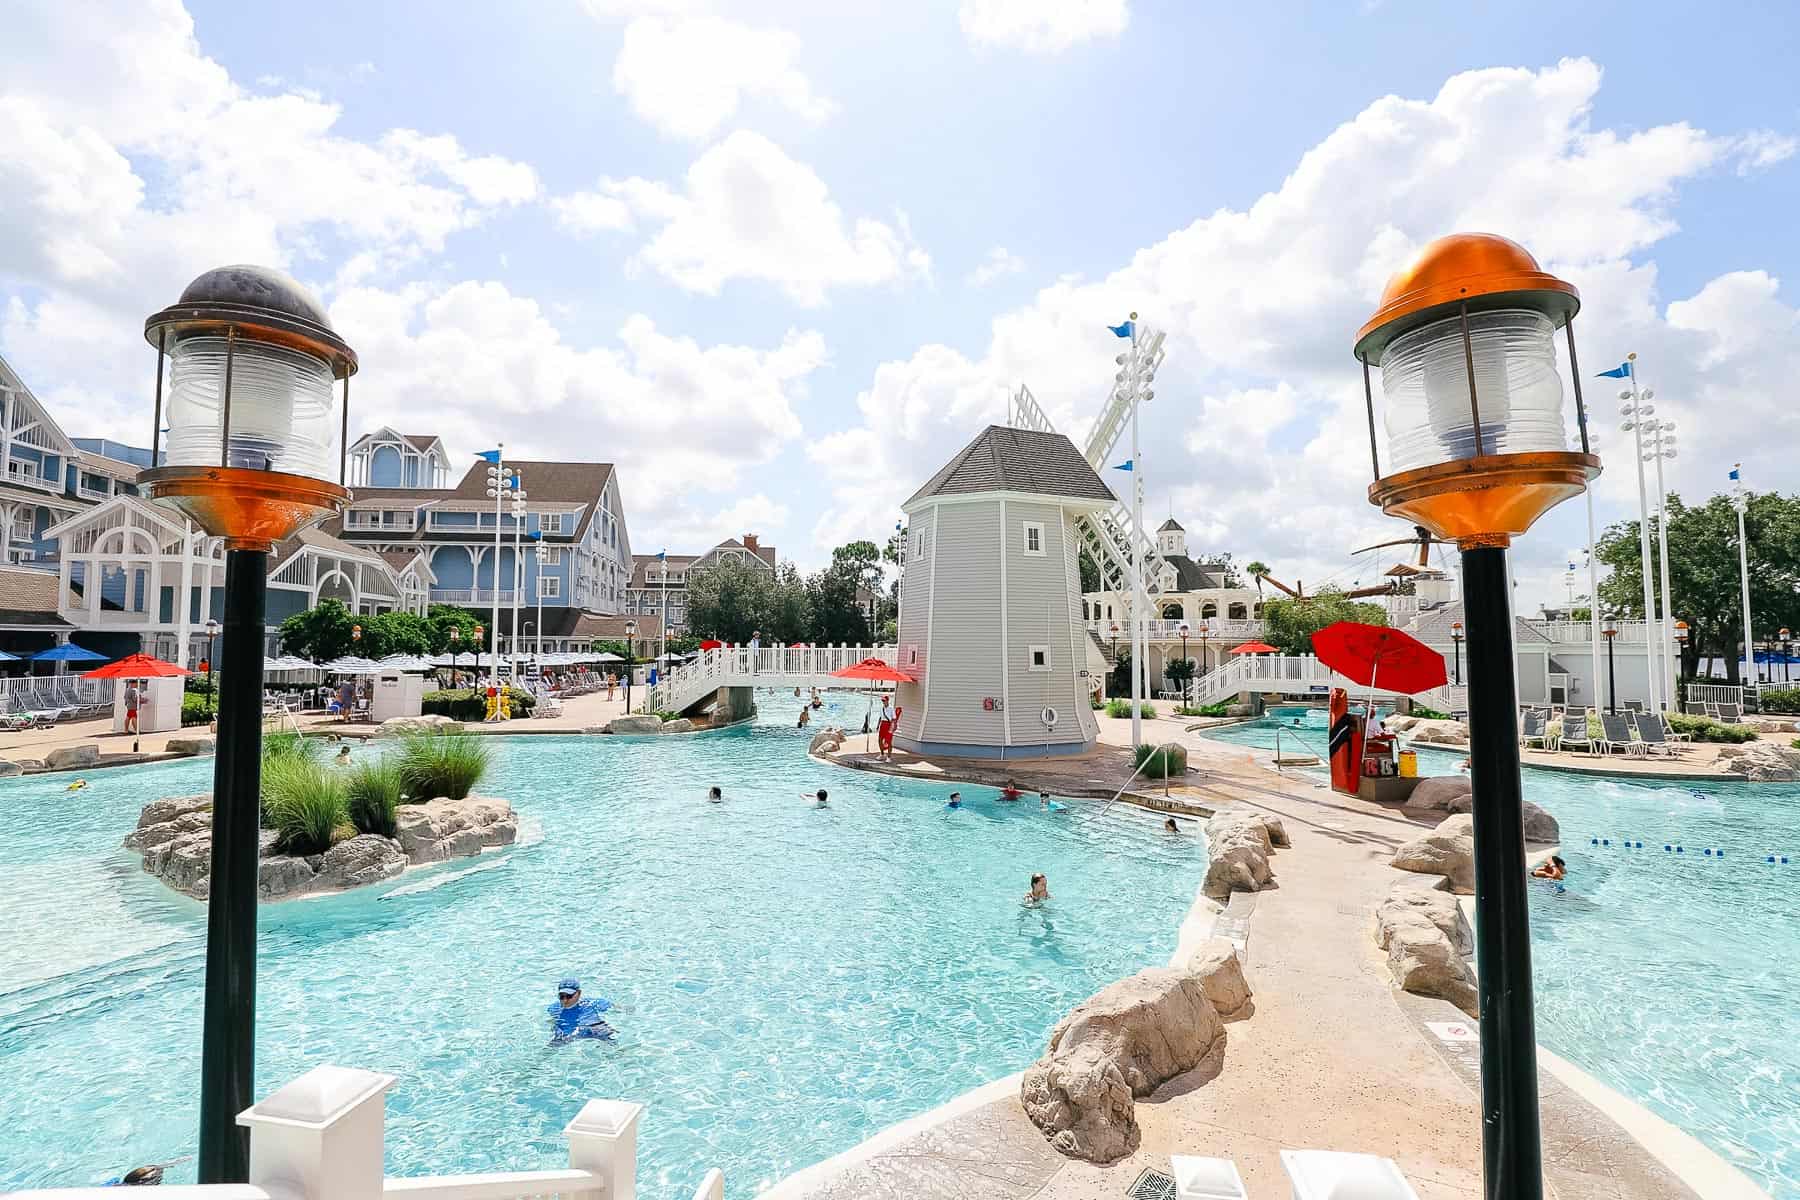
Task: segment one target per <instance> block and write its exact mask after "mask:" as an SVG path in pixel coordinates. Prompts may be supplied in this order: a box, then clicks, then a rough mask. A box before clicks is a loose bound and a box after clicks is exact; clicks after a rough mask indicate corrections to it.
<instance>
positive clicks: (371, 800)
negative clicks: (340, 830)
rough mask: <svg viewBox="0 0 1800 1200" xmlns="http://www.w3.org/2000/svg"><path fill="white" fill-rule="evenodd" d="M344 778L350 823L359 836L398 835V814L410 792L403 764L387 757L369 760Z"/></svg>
mask: <svg viewBox="0 0 1800 1200" xmlns="http://www.w3.org/2000/svg"><path fill="white" fill-rule="evenodd" d="M343 778H344V796H345V801H346V803H347V806H348V809H349V813H350V823H351V824H352V825H354V826H356V829H357V832H358V833H376V834H380V835H381V836H382V837H389V838H391V837H393V836H394V835H395V833H396V832H397V827H396V825H395V823H394V810H395V809H396V808H398V807H399V805H400V803H401V801H402V799H403V798H404V796H405V792H406V779H405V777H404V776H403V775H402V774H401V772H400V764H399V763H397V762H395V761H394V760H393V759H392V758H387V757H382V758H374V759H367V760H364V761H363V762H359V763H356V764H354V765H353V766H351V767H350V769H349V770H347V771H345V772H344V773H343Z"/></svg>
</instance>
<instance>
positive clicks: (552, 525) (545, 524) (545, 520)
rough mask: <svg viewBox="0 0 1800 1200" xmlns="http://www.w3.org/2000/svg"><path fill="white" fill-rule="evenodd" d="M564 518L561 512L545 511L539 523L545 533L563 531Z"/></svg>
mask: <svg viewBox="0 0 1800 1200" xmlns="http://www.w3.org/2000/svg"><path fill="white" fill-rule="evenodd" d="M562 519H563V515H562V514H561V513H544V514H543V515H542V516H540V517H539V518H538V525H539V527H540V528H542V529H543V531H544V532H545V533H561V532H562V527H563V526H562Z"/></svg>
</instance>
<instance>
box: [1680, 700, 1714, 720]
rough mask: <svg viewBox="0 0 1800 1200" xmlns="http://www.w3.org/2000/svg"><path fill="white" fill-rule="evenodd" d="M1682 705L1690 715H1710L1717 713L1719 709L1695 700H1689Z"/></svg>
mask: <svg viewBox="0 0 1800 1200" xmlns="http://www.w3.org/2000/svg"><path fill="white" fill-rule="evenodd" d="M1681 707H1682V709H1683V710H1684V711H1686V713H1687V715H1688V716H1690V717H1710V716H1713V715H1715V714H1716V713H1717V711H1718V709H1717V708H1716V707H1715V706H1714V705H1711V704H1701V703H1699V702H1698V701H1695V700H1689V701H1688V702H1687V703H1686V704H1684V705H1682V706H1681Z"/></svg>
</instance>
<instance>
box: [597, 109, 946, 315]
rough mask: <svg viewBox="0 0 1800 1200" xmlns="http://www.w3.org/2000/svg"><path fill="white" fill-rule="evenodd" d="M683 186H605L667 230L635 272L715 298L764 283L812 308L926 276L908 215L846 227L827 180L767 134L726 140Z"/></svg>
mask: <svg viewBox="0 0 1800 1200" xmlns="http://www.w3.org/2000/svg"><path fill="white" fill-rule="evenodd" d="M684 182H685V186H684V189H683V190H681V191H679V192H678V191H676V190H675V189H673V188H671V187H669V186H668V185H666V184H663V183H658V182H653V181H650V180H645V179H635V178H634V179H626V180H622V181H613V180H603V181H602V189H603V192H604V194H605V195H607V196H610V197H612V198H614V199H617V200H620V201H622V202H623V203H624V204H625V205H626V207H627V208H628V209H629V210H630V213H631V214H632V216H633V217H634V218H635V219H636V220H637V222H638V223H639V224H649V225H659V226H661V228H660V229H659V230H658V231H657V233H656V234H655V235H654V236H653V237H651V239H650V240H649V241H648V242H647V243H646V244H645V245H644V246H643V248H642V249H640V250H639V251H638V253H637V254H636V256H635V257H634V259H633V264H634V265H635V266H639V267H648V268H650V269H651V270H654V271H656V272H657V273H658V274H660V275H663V276H665V277H666V278H668V279H669V280H671V281H673V282H674V283H675V284H677V285H678V286H680V287H682V288H685V289H687V290H689V291H694V292H702V293H705V294H707V295H717V294H718V292H719V291H720V289H721V288H723V287H724V285H725V284H726V283H728V282H730V281H732V280H734V279H760V280H764V281H766V282H769V283H773V284H775V285H776V286H778V287H780V288H781V289H782V290H783V291H784V292H786V293H787V294H788V296H789V297H791V298H792V299H793V300H794V301H795V302H796V303H799V304H803V305H807V306H815V305H819V304H823V303H824V302H825V298H826V294H827V292H828V291H829V290H830V289H831V288H833V287H866V286H870V285H873V284H880V283H890V282H897V281H903V280H906V279H911V278H916V277H924V276H926V275H927V274H928V273H929V271H930V267H931V259H930V256H929V255H927V254H926V253H925V251H924V250H922V249H921V248H919V246H918V245H917V244H916V243H914V241H913V239H912V234H911V231H910V230H908V228H907V226H906V219H905V217H904V215H897V216H896V217H895V220H894V222H893V223H892V224H889V223H887V222H885V221H879V220H876V219H875V218H873V217H857V218H855V219H853V220H850V219H846V218H845V216H844V213H843V210H842V209H840V208H839V207H838V205H837V203H836V202H835V201H834V200H832V198H831V194H830V192H829V190H828V189H827V188H826V186H825V181H824V180H822V179H820V178H819V176H818V175H817V174H816V173H815V172H814V171H813V169H812V168H811V167H809V166H807V165H806V164H805V163H802V162H797V161H795V160H794V159H792V158H789V157H788V156H787V154H786V153H785V152H783V151H782V149H781V147H779V146H777V145H776V144H775V143H774V142H771V141H770V140H769V139H767V138H765V137H763V136H762V135H761V134H756V133H750V132H746V131H743V130H740V131H738V132H737V133H734V134H732V135H731V136H729V137H727V138H726V139H725V140H724V141H722V142H720V143H718V144H717V145H715V146H713V147H711V148H710V149H708V150H707V151H706V152H705V153H703V154H702V155H701V156H700V157H699V158H698V159H696V160H695V161H694V163H693V165H692V166H690V167H689V168H688V172H687V178H686V180H685V181H684Z"/></svg>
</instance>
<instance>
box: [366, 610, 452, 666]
mask: <svg viewBox="0 0 1800 1200" xmlns="http://www.w3.org/2000/svg"><path fill="white" fill-rule="evenodd" d="M362 627H363V635H362V644H361V648H360V650H359V651H358V652H359V653H361V654H362V655H364V656H365V657H367V658H385V657H386V656H388V655H390V654H430V653H432V652H433V651H434V649H435V646H434V644H433V643H434V642H435V640H436V639H435V634H436V629H435V628H434V627H433V626H432V624H431V622H430V621H429V620H427V619H426V618H424V617H421V616H418V615H417V614H415V613H408V612H385V613H378V614H376V615H375V616H372V617H365V618H364V619H363V622H362Z"/></svg>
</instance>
